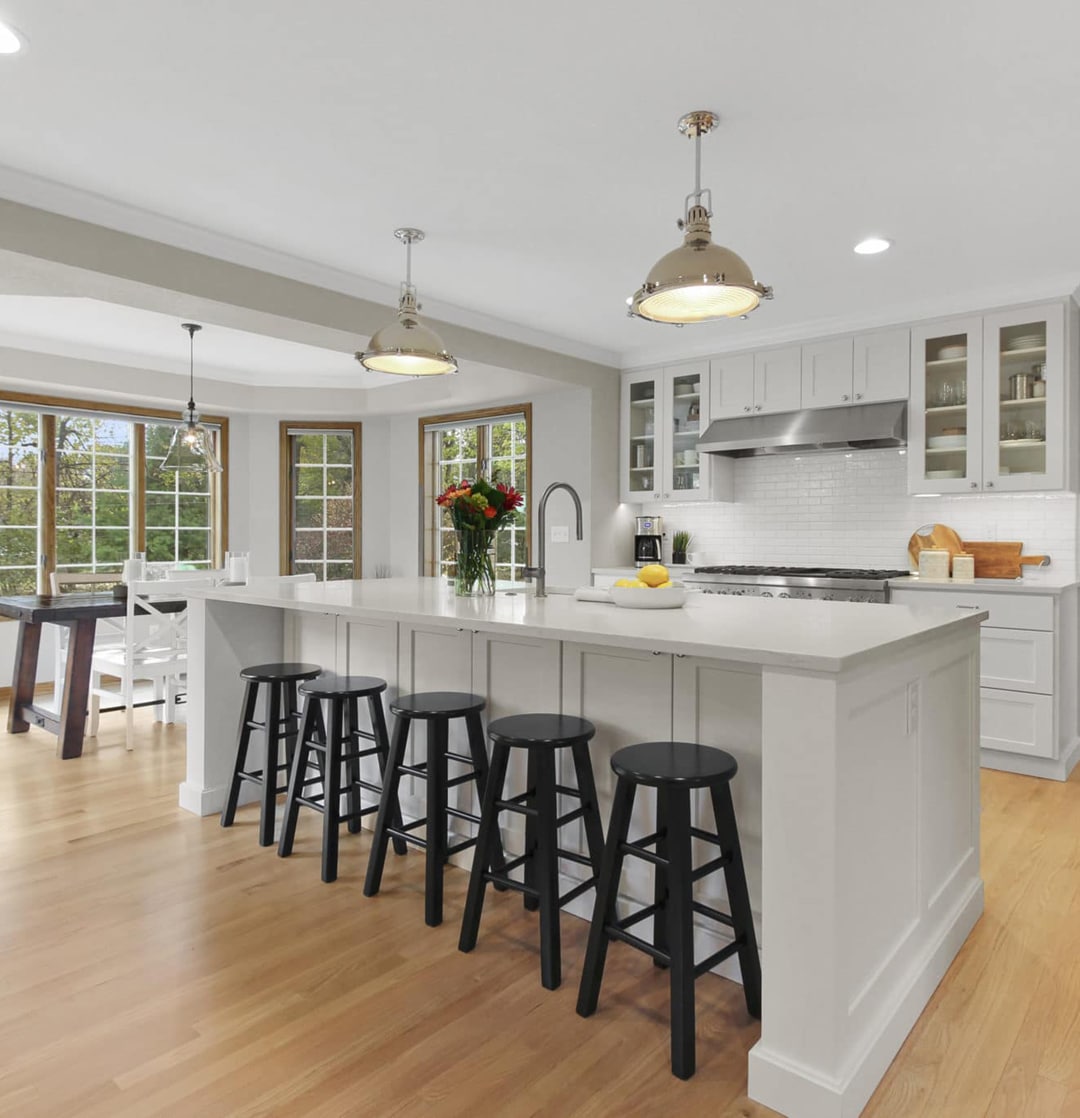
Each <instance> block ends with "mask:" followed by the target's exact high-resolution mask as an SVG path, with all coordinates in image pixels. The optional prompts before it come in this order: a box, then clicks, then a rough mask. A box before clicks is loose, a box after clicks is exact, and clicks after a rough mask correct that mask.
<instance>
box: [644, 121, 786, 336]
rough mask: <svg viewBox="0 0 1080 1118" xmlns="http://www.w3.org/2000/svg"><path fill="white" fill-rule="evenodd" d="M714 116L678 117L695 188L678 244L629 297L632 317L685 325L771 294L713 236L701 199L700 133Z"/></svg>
mask: <svg viewBox="0 0 1080 1118" xmlns="http://www.w3.org/2000/svg"><path fill="white" fill-rule="evenodd" d="M716 120H717V116H716V114H715V113H712V112H708V111H707V110H701V111H698V112H694V113H687V115H686V116H684V117H683V118H682V119H681V120H680V121H679V131H680V132H683V133H684V134H685V135H688V136H690V137H691V139H693V140H694V142H695V171H696V174H695V180H696V181H695V188H694V191H693V193H691V194H689V195H687V198H686V214H685V217H684V218H683V219H682V220H680V221H679V228H680V229H683V230H685V236H684V237H683V243H682V244H681V245H680V246H679V247H678V248H677V249H673V250H672V251H671V252H669V253H667V254H666V255H665V256H662V257H660V259H659V260H658V261H657V262H656V263H655V264H654V265H653V267H652V269H651V270H650V272H649V275H648V277H647V278H646V280H645V282H644V283H643V284H642V285H641V287H639V288H638V290H637V291H635V292H634V294H633V295H632V296H631V297H630V298H629V299H627V301H626V302H627V305H628V306H629V308H630V315H631V316H632V317H636V318H647V319H649V320H651V321H652V322H668V323H673V324H675V325H678V326H681V325H684V324H686V323H690V322H707V321H709V320H710V319H715V318H737V317H740V316H743V315H747V314H749V313H750V312H751V311H752V310H754V309H756V308H757V306H758V304H759V303H760V302H761V300H762V299H771V298H772V288H771V287H767V286H766V285H765V284H762V283H758V282H757V281H756V280H755V279H754V274H753V272H752V271H751V270H750V266H749V265H748V264H747V263H746V261H745V260H743V258H742V257H741V256H739V255H738V254H737V253H735V252H732V250H731V249H729V248H724V247H723V246H722V245H716V244H713V241H712V230H711V228H710V226H709V218H710V216H711V214H710V211H709V208H708V206H706V205H705V204H704V202H703V199H704V197H705V196H706V195H708V198H709V204H710V205H711V203H712V193H711V191H708V190H702V189H701V137H702V136H704V135H706V134H707V133H708V132H710V131H711V130H712V128H713V127H715V125H716ZM691 203H692V204H691Z"/></svg>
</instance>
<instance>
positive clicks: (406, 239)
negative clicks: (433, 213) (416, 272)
mask: <svg viewBox="0 0 1080 1118" xmlns="http://www.w3.org/2000/svg"><path fill="white" fill-rule="evenodd" d="M394 236H395V237H397V239H398V240H399V241H401V242H402V243H403V244H404V245H405V286H406V287H408V288H411V287H412V247H413V243H414V242H416V241H422V240H423V239H424V231H423V230H422V229H413V228H412V227H411V226H408V225H406V226H405V227H404V228H402V229H395V230H394Z"/></svg>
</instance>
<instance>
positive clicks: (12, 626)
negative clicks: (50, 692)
mask: <svg viewBox="0 0 1080 1118" xmlns="http://www.w3.org/2000/svg"><path fill="white" fill-rule="evenodd" d="M18 639H19V624H18V622H17V621H11V620H8V619H6V618H0V687H10V686H11V680H12V676H13V674H14V669H15V642H16V641H17V640H18ZM55 655H56V627H55V626H54V625H45V626H43V627H42V630H41V646H40V648H39V649H38V673H37V681H38V683H49V682H51V681H52V678H53V676H54V675H55V674H56V673H55V672H54V671H53V658H54V657H55Z"/></svg>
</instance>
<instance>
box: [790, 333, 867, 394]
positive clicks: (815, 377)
mask: <svg viewBox="0 0 1080 1118" xmlns="http://www.w3.org/2000/svg"><path fill="white" fill-rule="evenodd" d="M854 361H855V347H854V342H853V341H852V339H851V338H838V339H837V338H834V339H832V340H830V341H824V342H815V343H814V344H813V345H804V346H803V347H802V406H803V407H804V408H839V407H843V406H844V405H845V404H850V403H851V402H852V400H853V397H854V392H855V389H854V388H853V387H852V385H853V381H854V368H855V365H854Z"/></svg>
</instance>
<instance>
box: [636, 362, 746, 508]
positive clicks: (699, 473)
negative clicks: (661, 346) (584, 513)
mask: <svg viewBox="0 0 1080 1118" xmlns="http://www.w3.org/2000/svg"><path fill="white" fill-rule="evenodd" d="M708 416H709V363H708V361H697V362H693V363H691V364H686V365H674V366H671V367H669V368H666V369H649V370H644V371H642V372H637V373H627V374H625V375H624V377H623V382H622V423H621V426H620V430H621V432H622V447H621V451H620V460H621V465H620V472H621V475H622V482H621V491H622V492H621V496H622V499H623V500H624V501H627V502H630V503H633V504H640V503H642V502H645V503H648V502H652V501H708V500H713V501H716V500H730V499H731V495H730V493H729V492H728V491H727V490H728V488H729V486H726V485H725V484H723V481H722V479H724V478H727V479H728V480H730V470H731V464H730V462H727V461H723V462H721V461H718V460H717V459H715V458H713V457H711V456H709V455H702V454H699V452H698V449H697V443H698V439H699V438H700V437H701V432H702V430H703V428H704V425H705V424H707V423H708Z"/></svg>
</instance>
